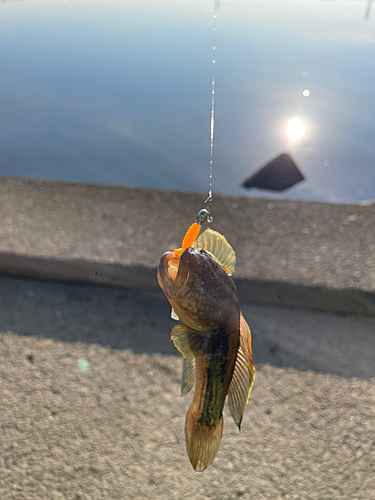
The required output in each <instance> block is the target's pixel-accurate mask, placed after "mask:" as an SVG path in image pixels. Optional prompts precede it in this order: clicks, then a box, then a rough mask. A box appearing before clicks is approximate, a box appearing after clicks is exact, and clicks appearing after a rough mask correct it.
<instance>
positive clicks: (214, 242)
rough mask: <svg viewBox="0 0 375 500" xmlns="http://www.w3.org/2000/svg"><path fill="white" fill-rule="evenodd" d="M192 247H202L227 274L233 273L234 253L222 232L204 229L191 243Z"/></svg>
mask: <svg viewBox="0 0 375 500" xmlns="http://www.w3.org/2000/svg"><path fill="white" fill-rule="evenodd" d="M193 247H195V248H204V249H205V250H206V251H207V252H209V253H210V254H212V255H213V256H214V257H215V258H216V259H217V260H218V261H219V263H220V264H221V266H222V267H223V268H224V269H225V271H226V272H227V273H228V274H229V276H231V275H232V274H233V273H234V270H235V269H236V254H235V252H234V250H233V248H232V247H231V246H230V245H229V243H228V242H227V240H226V239H225V237H224V236H223V235H222V234H220V233H218V232H217V231H213V230H212V229H206V231H205V232H204V233H202V234H201V235H200V236H199V238H198V239H197V240H196V241H195V242H194V243H193Z"/></svg>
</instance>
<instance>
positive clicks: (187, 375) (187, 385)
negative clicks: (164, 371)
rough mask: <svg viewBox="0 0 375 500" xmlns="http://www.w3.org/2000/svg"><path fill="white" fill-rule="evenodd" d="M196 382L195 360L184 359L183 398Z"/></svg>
mask: <svg viewBox="0 0 375 500" xmlns="http://www.w3.org/2000/svg"><path fill="white" fill-rule="evenodd" d="M194 381H195V359H194V358H184V359H183V362H182V380H181V396H185V394H187V393H188V392H189V391H191V389H192V388H193V385H194Z"/></svg>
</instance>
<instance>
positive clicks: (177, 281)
mask: <svg viewBox="0 0 375 500" xmlns="http://www.w3.org/2000/svg"><path fill="white" fill-rule="evenodd" d="M195 252H196V249H195V248H193V249H192V248H187V249H186V250H185V251H184V252H183V253H182V255H181V257H178V256H177V255H176V254H175V253H174V252H165V253H164V254H163V255H162V256H161V259H160V262H159V267H158V272H157V276H158V282H159V285H160V287H161V289H162V290H163V291H164V293H165V294H166V295H167V296H169V297H170V298H172V295H174V296H175V295H176V294H177V293H178V292H180V291H182V289H183V288H184V287H185V285H186V283H187V281H188V279H189V276H190V272H189V267H190V266H191V265H192V264H193V262H192V259H191V254H193V253H195Z"/></svg>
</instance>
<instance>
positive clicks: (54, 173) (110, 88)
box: [0, 0, 375, 202]
mask: <svg viewBox="0 0 375 500" xmlns="http://www.w3.org/2000/svg"><path fill="white" fill-rule="evenodd" d="M371 3H372V2H371V0H370V1H368V0H363V1H361V0H342V1H340V0H337V1H329V0H295V1H292V0H279V1H277V0H263V1H257V0H251V1H250V0H243V1H240V0H222V1H221V6H220V11H219V18H218V32H217V35H218V38H217V56H216V60H217V63H216V110H215V113H216V135H215V150H214V169H213V175H214V178H213V181H214V193H215V192H220V193H231V194H249V192H248V191H245V190H244V189H243V188H241V187H239V185H240V183H241V182H242V181H243V179H244V178H245V177H247V176H248V175H249V174H250V173H251V172H253V171H255V170H256V169H257V168H259V166H261V165H262V164H264V163H265V162H267V161H269V160H270V159H272V158H273V157H274V156H277V155H278V154H280V153H283V152H286V153H289V154H290V155H291V156H292V157H293V159H294V160H295V162H296V163H297V164H298V165H299V167H300V168H301V170H302V171H303V173H304V175H305V177H306V178H307V181H306V182H305V183H304V184H300V185H297V186H296V187H294V188H292V189H291V190H289V191H287V192H286V193H284V194H283V195H281V196H282V197H286V198H303V199H312V200H328V201H343V202H360V201H363V200H365V199H374V198H375V2H374V5H372V6H371ZM212 14H213V0H212V1H211V0H210V1H206V0H191V1H189V0H166V1H162V0H161V1H158V2H155V0H144V1H142V0H126V1H125V0H117V1H114V0H96V1H95V0H90V1H88V0H87V1H85V0H74V1H72V0H70V1H69V0H54V1H51V0H48V1H47V0H43V1H42V0H24V1H17V0H14V1H11V0H8V1H7V0H1V1H0V106H1V108H0V109H1V113H0V174H2V175H22V176H30V177H42V178H53V179H66V180H75V181H85V182H100V183H110V184H127V185H131V186H141V187H155V188H162V189H178V190H190V191H200V192H203V191H206V190H207V189H208V159H209V140H210V130H209V124H210V123H209V122H210V111H211V95H210V94H211V74H212V67H211V54H212V27H213V19H212ZM304 91H305V92H304ZM304 94H305V95H306V96H304ZM293 117H298V118H299V119H300V120H301V121H302V123H303V124H304V127H305V132H304V135H303V136H302V137H301V138H300V139H299V140H298V141H296V142H295V144H294V145H292V144H291V142H290V140H289V138H288V136H287V134H286V128H287V125H288V122H289V120H290V119H291V118H293ZM250 193H251V195H256V196H264V195H267V196H270V194H269V193H268V194H267V193H265V192H261V191H251V192H250Z"/></svg>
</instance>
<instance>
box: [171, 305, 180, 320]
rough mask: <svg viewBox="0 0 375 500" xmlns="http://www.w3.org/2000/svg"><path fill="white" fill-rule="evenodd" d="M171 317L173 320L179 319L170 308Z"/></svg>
mask: <svg viewBox="0 0 375 500" xmlns="http://www.w3.org/2000/svg"><path fill="white" fill-rule="evenodd" d="M171 318H172V319H174V320H175V321H180V318H179V317H178V316H177V314H176V311H175V310H174V309H173V307H172V310H171Z"/></svg>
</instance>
